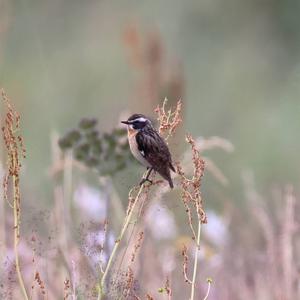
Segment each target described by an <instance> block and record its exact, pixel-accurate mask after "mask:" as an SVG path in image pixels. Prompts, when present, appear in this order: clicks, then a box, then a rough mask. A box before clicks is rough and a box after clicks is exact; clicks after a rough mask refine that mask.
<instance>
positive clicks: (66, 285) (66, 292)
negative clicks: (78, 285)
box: [64, 278, 71, 300]
mask: <svg viewBox="0 0 300 300" xmlns="http://www.w3.org/2000/svg"><path fill="white" fill-rule="evenodd" d="M70 288H71V283H70V280H69V279H67V278H66V279H65V281H64V300H67V299H68V298H69V296H70V295H71V292H70Z"/></svg>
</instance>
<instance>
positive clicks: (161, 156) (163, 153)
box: [121, 114, 175, 188]
mask: <svg viewBox="0 0 300 300" xmlns="http://www.w3.org/2000/svg"><path fill="white" fill-rule="evenodd" d="M121 123H123V124H126V125H127V135H128V142H129V146H130V150H131V152H132V154H133V156H134V157H135V158H136V159H137V160H138V161H139V162H140V163H141V164H142V165H144V166H145V167H147V170H148V172H147V175H146V177H145V178H143V179H142V181H141V182H140V185H142V184H143V183H145V182H146V181H148V182H150V183H152V181H151V180H150V179H149V176H150V174H151V172H152V171H153V170H154V171H156V172H157V173H158V174H160V175H161V176H162V177H163V178H164V179H165V180H167V181H168V183H169V186H170V188H173V187H174V185H173V181H172V178H171V174H170V173H171V172H170V170H172V171H173V172H175V168H174V166H173V163H172V156H171V153H170V150H169V148H168V146H167V144H166V142H165V141H164V139H163V138H162V137H161V136H160V135H159V133H158V132H157V130H156V129H155V128H154V127H153V125H152V123H151V121H150V120H149V118H147V117H146V116H144V115H142V114H133V115H132V116H130V117H129V118H128V119H127V120H126V121H121Z"/></svg>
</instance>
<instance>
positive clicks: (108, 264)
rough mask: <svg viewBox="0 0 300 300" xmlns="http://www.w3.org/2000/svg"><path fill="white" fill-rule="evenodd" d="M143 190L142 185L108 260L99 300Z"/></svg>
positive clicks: (103, 292)
mask: <svg viewBox="0 0 300 300" xmlns="http://www.w3.org/2000/svg"><path fill="white" fill-rule="evenodd" d="M143 189H144V184H143V185H141V187H140V189H139V191H138V193H137V195H136V197H135V199H134V202H133V205H132V207H131V210H130V211H129V214H128V216H127V217H126V218H125V222H124V225H123V227H122V229H121V233H120V235H119V237H118V239H117V240H116V242H115V245H114V248H113V250H112V252H111V255H110V257H109V260H108V262H107V265H106V268H105V271H104V273H103V275H102V278H101V281H100V287H99V292H98V300H100V299H102V297H103V296H104V295H105V291H104V290H105V279H106V277H107V274H108V271H109V270H110V268H111V264H112V262H113V259H114V257H115V255H116V253H117V250H118V247H119V245H120V243H121V241H122V239H123V236H124V234H125V232H126V230H127V228H128V225H129V223H130V221H131V218H132V215H133V211H134V208H135V206H136V203H137V202H138V199H139V197H140V195H141V193H142V191H143Z"/></svg>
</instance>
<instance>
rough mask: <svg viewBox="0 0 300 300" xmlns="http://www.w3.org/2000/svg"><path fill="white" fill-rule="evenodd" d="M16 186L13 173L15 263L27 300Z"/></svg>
mask: <svg viewBox="0 0 300 300" xmlns="http://www.w3.org/2000/svg"><path fill="white" fill-rule="evenodd" d="M16 186H17V181H16V176H15V175H13V190H14V205H13V207H14V208H13V209H14V252H15V263H16V272H17V277H18V281H19V285H20V287H21V291H22V293H23V297H24V299H26V300H29V298H28V295H27V292H26V288H25V285H24V281H23V277H22V273H21V267H20V261H19V251H18V244H19V238H20V233H19V231H20V216H19V214H20V207H19V206H20V205H19V204H20V203H19V199H18V196H17V193H16Z"/></svg>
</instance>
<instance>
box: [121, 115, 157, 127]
mask: <svg viewBox="0 0 300 300" xmlns="http://www.w3.org/2000/svg"><path fill="white" fill-rule="evenodd" d="M121 123H123V124H126V125H127V126H128V129H129V130H132V131H140V130H142V129H143V128H145V127H146V126H151V127H152V124H151V121H150V120H149V119H148V118H147V117H146V116H144V115H142V114H133V115H132V116H131V117H129V118H128V120H127V121H121Z"/></svg>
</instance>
